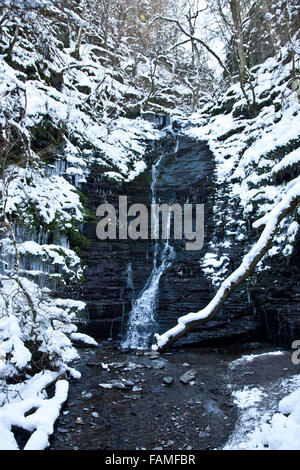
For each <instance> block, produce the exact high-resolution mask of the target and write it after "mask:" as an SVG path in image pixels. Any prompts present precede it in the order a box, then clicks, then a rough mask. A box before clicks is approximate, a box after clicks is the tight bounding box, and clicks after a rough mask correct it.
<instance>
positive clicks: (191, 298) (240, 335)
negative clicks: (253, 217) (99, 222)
mask: <svg viewBox="0 0 300 470" xmlns="http://www.w3.org/2000/svg"><path fill="white" fill-rule="evenodd" d="M176 142H177V143H176ZM162 153H163V154H164V157H163V160H162V163H161V165H160V167H159V176H158V182H157V194H158V199H159V201H160V203H164V202H166V203H171V202H172V203H173V202H177V203H179V204H184V203H186V202H189V203H190V204H191V203H193V204H204V205H205V244H204V247H203V249H202V250H201V251H186V250H185V242H184V241H175V240H171V245H172V246H173V248H174V249H175V251H176V256H175V259H174V260H173V262H172V265H171V267H170V268H169V269H167V270H166V272H165V273H164V275H163V276H162V278H161V281H160V289H159V293H158V296H157V310H156V331H159V332H163V331H165V330H166V329H168V328H170V327H172V326H173V325H174V324H175V323H176V322H177V319H178V318H179V317H180V316H182V315H183V314H185V313H188V312H190V311H198V310H200V309H201V308H203V307H204V306H205V305H206V304H207V303H208V302H209V301H210V300H211V298H212V297H213V295H214V292H215V288H214V286H213V285H212V283H211V280H210V279H209V278H207V277H206V276H205V274H204V272H203V269H202V267H201V261H202V260H203V258H204V257H205V254H207V253H208V250H209V242H210V241H211V240H212V239H213V237H215V234H216V230H217V228H216V227H215V226H214V219H213V205H214V200H215V198H216V186H215V177H214V169H215V161H214V156H213V154H212V153H211V151H210V150H209V148H208V146H207V144H206V143H205V142H197V141H195V139H192V138H189V137H187V136H185V135H184V134H183V133H181V131H180V129H176V130H173V131H172V132H171V131H169V132H166V133H165V135H164V136H163V137H162V139H161V140H160V141H158V142H156V143H155V145H153V147H152V148H149V149H148V152H147V160H148V163H149V165H150V166H151V163H152V164H153V163H155V162H156V161H157V159H158V158H159V157H160V156H161V154H162ZM150 186H151V174H150V171H149V170H148V171H146V172H145V173H144V174H143V175H141V176H140V177H139V178H137V179H136V180H135V181H134V182H132V183H130V184H129V185H117V184H115V185H113V184H111V183H110V184H109V183H108V182H107V181H106V180H105V179H103V178H101V175H99V174H97V171H96V170H95V171H94V172H92V173H91V176H90V177H89V179H88V182H87V184H86V185H85V186H84V188H83V191H84V192H85V194H86V195H87V196H88V198H89V204H90V208H91V209H92V210H95V209H96V207H97V205H99V203H100V202H101V201H102V200H103V197H104V199H105V200H106V201H107V202H109V203H111V204H113V205H114V206H115V207H118V196H119V195H127V196H128V204H133V203H142V204H146V205H147V206H148V207H149V205H150V202H151V195H150ZM100 195H101V196H100ZM84 233H85V235H86V236H87V238H88V239H90V240H91V248H90V250H89V251H87V252H85V253H84V261H85V264H86V265H87V270H86V273H85V277H86V282H85V283H84V286H83V290H82V293H81V297H80V298H81V299H82V300H84V301H85V302H86V303H87V320H88V321H87V323H86V325H85V329H84V331H86V332H87V333H88V334H90V335H92V336H94V337H96V338H98V339H100V338H101V339H107V338H109V337H111V338H113V339H121V338H124V336H125V333H126V328H127V322H128V315H129V313H130V311H131V308H132V304H133V301H134V300H135V299H137V298H138V296H139V295H140V293H141V292H142V290H143V288H144V286H145V285H146V282H147V279H148V278H149V276H150V273H151V270H152V266H153V256H154V241H150V240H149V241H141V240H140V241H130V240H126V241H100V240H98V239H97V238H96V225H95V223H93V224H88V225H86V226H85V230H84ZM261 337H262V333H261V329H260V321H259V319H258V317H257V316H255V315H254V314H253V308H252V306H251V304H250V303H249V301H248V297H247V293H246V290H245V289H242V290H241V291H238V292H237V293H236V294H235V295H234V296H233V298H232V299H231V301H230V302H229V303H228V306H226V307H225V308H224V309H223V311H222V312H221V314H220V315H219V317H218V318H217V319H216V320H215V321H214V322H211V323H210V324H209V325H208V326H207V327H202V328H201V329H199V330H197V331H195V332H193V333H192V334H191V335H190V336H189V337H188V338H187V339H186V340H185V341H183V342H184V343H185V344H203V345H204V344H220V343H224V342H235V341H243V340H256V339H259V338H261Z"/></svg>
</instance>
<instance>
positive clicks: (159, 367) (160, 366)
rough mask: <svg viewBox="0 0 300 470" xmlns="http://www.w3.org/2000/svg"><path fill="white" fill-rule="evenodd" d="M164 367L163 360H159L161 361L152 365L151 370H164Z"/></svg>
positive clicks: (164, 362)
mask: <svg viewBox="0 0 300 470" xmlns="http://www.w3.org/2000/svg"><path fill="white" fill-rule="evenodd" d="M165 365H166V361H164V360H161V361H156V362H155V363H154V364H153V366H152V367H153V369H158V370H159V369H164V367H165Z"/></svg>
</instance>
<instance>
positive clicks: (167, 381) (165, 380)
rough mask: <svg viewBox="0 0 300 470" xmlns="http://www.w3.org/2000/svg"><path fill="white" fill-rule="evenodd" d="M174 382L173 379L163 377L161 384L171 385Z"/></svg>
mask: <svg viewBox="0 0 300 470" xmlns="http://www.w3.org/2000/svg"><path fill="white" fill-rule="evenodd" d="M173 382H174V379H173V377H164V378H163V381H162V383H163V384H165V385H172V383H173Z"/></svg>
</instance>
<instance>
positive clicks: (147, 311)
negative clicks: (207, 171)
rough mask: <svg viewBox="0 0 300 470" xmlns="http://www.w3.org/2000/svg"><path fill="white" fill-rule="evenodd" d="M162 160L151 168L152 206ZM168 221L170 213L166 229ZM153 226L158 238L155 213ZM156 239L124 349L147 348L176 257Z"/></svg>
mask: <svg viewBox="0 0 300 470" xmlns="http://www.w3.org/2000/svg"><path fill="white" fill-rule="evenodd" d="M162 158H163V156H161V157H160V158H159V160H158V161H157V163H156V164H155V165H153V167H152V183H151V195H152V198H151V199H152V204H156V202H157V194H156V185H157V178H158V174H159V165H160V162H161V160H162ZM153 215H154V214H153ZM170 219H171V213H169V220H168V224H169V228H170ZM152 223H153V225H154V230H155V232H156V233H157V235H159V217H158V216H157V215H156V214H155V215H154V217H153V220H152ZM158 238H159V237H158V236H157V237H156V241H155V247H154V256H153V268H152V271H151V274H150V276H149V278H148V279H147V281H146V284H145V286H144V288H143V290H142V292H141V294H140V296H139V297H138V299H136V300H134V302H133V306H132V309H131V311H130V313H129V320H128V326H127V334H126V338H125V340H124V341H123V342H122V344H121V346H122V347H123V348H125V349H127V348H130V349H147V347H149V341H150V339H151V336H152V335H153V333H154V330H155V327H156V320H155V316H156V307H157V298H158V292H159V282H160V279H161V277H162V275H163V274H164V272H165V271H166V269H168V267H170V265H171V263H172V259H174V255H175V251H174V249H173V247H171V246H170V244H169V240H167V241H166V242H165V244H164V246H163V248H162V250H160V243H159V240H158ZM160 251H161V252H160Z"/></svg>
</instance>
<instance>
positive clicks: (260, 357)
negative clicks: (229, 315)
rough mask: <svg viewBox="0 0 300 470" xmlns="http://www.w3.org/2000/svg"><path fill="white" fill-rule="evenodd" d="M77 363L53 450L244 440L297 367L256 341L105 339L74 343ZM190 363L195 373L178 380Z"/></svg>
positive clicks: (207, 445) (203, 446)
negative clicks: (159, 350)
mask: <svg viewBox="0 0 300 470" xmlns="http://www.w3.org/2000/svg"><path fill="white" fill-rule="evenodd" d="M245 355H247V357H246V358H245ZM241 358H242V359H241ZM243 358H244V359H243ZM75 367H76V368H77V370H79V371H80V372H81V374H82V378H81V380H79V381H76V382H74V383H71V386H70V394H69V399H68V402H67V403H66V404H65V406H64V408H63V412H62V414H61V415H60V417H59V419H58V421H57V423H56V429H55V433H54V435H53V437H52V440H51V449H53V450H63V449H68V450H182V451H184V450H213V449H222V448H224V447H225V446H226V445H227V446H229V448H234V449H235V448H240V447H241V448H245V447H243V440H245V441H246V442H247V439H249V433H251V431H253V430H254V429H255V428H256V426H259V424H260V421H259V419H260V417H262V416H264V415H265V414H268V413H270V411H273V412H275V411H276V410H277V406H278V402H279V400H280V399H281V398H283V397H284V396H285V394H286V393H287V391H289V390H292V388H289V383H290V382H291V387H292V385H293V383H292V379H291V377H293V375H296V374H297V373H298V374H299V366H295V365H293V364H292V362H291V353H290V352H289V351H286V352H284V351H279V352H278V351H277V350H275V351H274V348H270V346H269V345H267V344H262V343H251V344H244V345H236V346H228V347H224V348H214V349H212V348H205V347H203V348H196V349H195V348H192V349H182V348H181V349H179V350H173V351H172V352H169V353H165V354H162V355H158V356H157V355H153V353H152V352H151V351H144V352H141V351H137V352H124V351H123V350H121V349H120V348H119V347H118V345H117V344H114V343H112V342H105V343H101V345H100V348H99V349H95V350H87V349H82V350H80V360H79V361H78V362H77V364H75ZM190 371H193V373H192V375H191V377H194V378H193V379H192V380H191V381H190V382H189V383H183V382H181V380H180V378H182V376H183V375H184V374H186V373H187V372H190ZM298 377H299V376H298ZM283 379H287V383H284V384H283V383H282V381H283ZM298 385H299V384H298ZM235 393H237V396H238V394H239V393H242V394H243V396H245V399H244V401H246V404H245V403H244V401H242V403H241V405H240V406H239V405H238V404H237V403H236V400H235ZM251 400H252V401H251ZM246 448H247V447H246Z"/></svg>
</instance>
